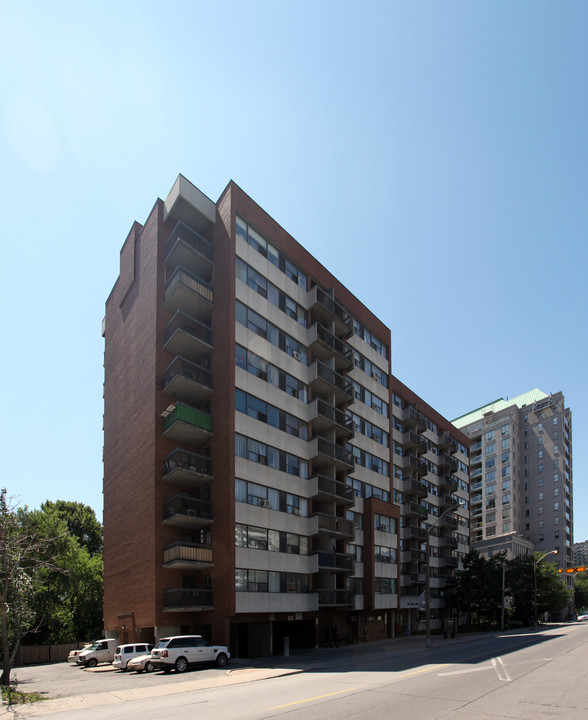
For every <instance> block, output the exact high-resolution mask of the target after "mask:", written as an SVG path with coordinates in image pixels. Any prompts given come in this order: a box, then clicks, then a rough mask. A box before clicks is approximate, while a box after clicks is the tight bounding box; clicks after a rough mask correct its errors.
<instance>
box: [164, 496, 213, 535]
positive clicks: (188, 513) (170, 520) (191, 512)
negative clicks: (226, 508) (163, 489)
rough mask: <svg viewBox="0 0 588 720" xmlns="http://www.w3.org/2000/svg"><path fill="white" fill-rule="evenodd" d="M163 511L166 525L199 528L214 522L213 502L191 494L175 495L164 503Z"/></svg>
mask: <svg viewBox="0 0 588 720" xmlns="http://www.w3.org/2000/svg"><path fill="white" fill-rule="evenodd" d="M163 511H164V513H163V514H164V517H163V521H164V523H165V524H166V525H174V526H176V527H183V528H199V527H205V526H206V525H210V523H211V522H212V503H211V502H210V501H209V500H199V499H196V498H192V497H190V496H189V495H174V496H173V497H172V498H170V499H169V500H168V501H167V502H165V503H164V505H163Z"/></svg>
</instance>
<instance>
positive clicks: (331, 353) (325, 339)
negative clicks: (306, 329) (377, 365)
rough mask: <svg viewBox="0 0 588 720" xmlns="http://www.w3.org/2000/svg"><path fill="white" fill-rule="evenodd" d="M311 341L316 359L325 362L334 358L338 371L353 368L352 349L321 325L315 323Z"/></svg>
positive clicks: (310, 335)
mask: <svg viewBox="0 0 588 720" xmlns="http://www.w3.org/2000/svg"><path fill="white" fill-rule="evenodd" d="M309 339H310V342H309V345H310V347H311V348H312V352H313V357H314V358H318V359H322V360H324V359H326V358H331V357H334V358H335V367H336V368H337V370H344V369H348V368H351V367H353V351H352V350H351V347H350V346H349V345H348V344H347V343H346V342H344V341H343V340H340V339H339V338H338V337H337V336H336V335H333V333H332V332H330V331H329V330H327V329H326V328H325V327H323V326H322V325H320V323H315V324H314V325H313V326H312V328H311V329H310V334H309Z"/></svg>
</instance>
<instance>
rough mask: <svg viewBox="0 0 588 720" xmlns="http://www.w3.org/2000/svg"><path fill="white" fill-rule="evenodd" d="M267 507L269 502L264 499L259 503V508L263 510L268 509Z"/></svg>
mask: <svg viewBox="0 0 588 720" xmlns="http://www.w3.org/2000/svg"><path fill="white" fill-rule="evenodd" d="M269 506H270V502H269V500H265V499H264V500H262V501H261V507H263V508H268V507H269Z"/></svg>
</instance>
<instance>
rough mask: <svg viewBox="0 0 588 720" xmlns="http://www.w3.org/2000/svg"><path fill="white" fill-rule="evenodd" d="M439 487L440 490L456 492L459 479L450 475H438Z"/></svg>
mask: <svg viewBox="0 0 588 720" xmlns="http://www.w3.org/2000/svg"><path fill="white" fill-rule="evenodd" d="M439 487H440V488H441V490H445V491H447V490H449V491H450V492H456V490H457V489H458V487H459V480H458V479H457V478H454V477H453V476H452V475H439Z"/></svg>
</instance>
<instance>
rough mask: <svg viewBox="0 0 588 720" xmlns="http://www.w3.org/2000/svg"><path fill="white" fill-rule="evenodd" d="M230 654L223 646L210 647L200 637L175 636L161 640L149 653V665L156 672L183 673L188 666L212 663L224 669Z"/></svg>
mask: <svg viewBox="0 0 588 720" xmlns="http://www.w3.org/2000/svg"><path fill="white" fill-rule="evenodd" d="M230 658H231V654H230V653H229V650H228V648H227V647H225V646H224V645H211V644H210V643H209V642H208V640H206V638H203V637H202V635H175V636H173V637H167V638H162V639H161V640H160V641H159V643H158V644H157V645H156V646H155V647H154V648H153V650H152V651H151V664H152V665H153V666H154V667H155V668H156V669H157V670H163V671H164V672H171V671H172V670H174V669H175V671H176V672H179V673H182V672H185V671H186V670H187V669H188V668H189V667H190V665H199V664H200V663H214V664H216V665H217V666H218V667H225V665H226V664H227V663H228V662H229V660H230Z"/></svg>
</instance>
